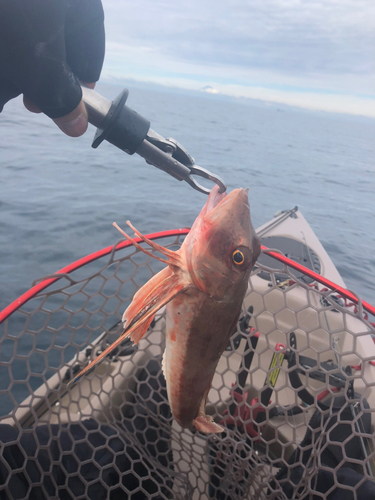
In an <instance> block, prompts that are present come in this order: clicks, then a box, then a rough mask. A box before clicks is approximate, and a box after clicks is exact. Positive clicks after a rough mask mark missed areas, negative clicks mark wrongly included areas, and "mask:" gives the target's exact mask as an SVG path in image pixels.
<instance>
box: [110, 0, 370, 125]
mask: <svg viewBox="0 0 375 500" xmlns="http://www.w3.org/2000/svg"><path fill="white" fill-rule="evenodd" d="M103 5H104V9H105V14H106V32H107V53H106V61H105V66H104V70H103V78H104V79H110V78H113V77H115V78H134V79H137V80H143V81H150V82H156V83H162V84H166V85H173V86H179V87H183V88H190V89H201V88H203V87H205V86H211V87H213V88H215V89H217V90H218V91H219V92H221V93H223V94H229V95H237V96H245V97H253V98H257V99H264V100H269V101H272V102H282V103H286V104H294V105H298V106H303V107H308V108H313V109H323V110H327V111H342V112H349V113H354V114H364V115H367V116H373V117H375V2H374V1H373V0H189V1H185V2H182V1H178V0H173V1H172V0H133V1H131V2H130V1H126V0H103Z"/></svg>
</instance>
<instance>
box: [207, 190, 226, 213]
mask: <svg viewBox="0 0 375 500" xmlns="http://www.w3.org/2000/svg"><path fill="white" fill-rule="evenodd" d="M219 190H220V186H218V185H216V186H214V187H213V188H212V189H211V193H210V194H209V196H208V200H207V202H206V215H207V214H209V213H210V212H212V210H213V209H214V208H216V207H217V206H218V205H219V204H220V203H221V202H222V201H223V199H224V198H225V197H226V196H227V193H226V191H224V193H219Z"/></svg>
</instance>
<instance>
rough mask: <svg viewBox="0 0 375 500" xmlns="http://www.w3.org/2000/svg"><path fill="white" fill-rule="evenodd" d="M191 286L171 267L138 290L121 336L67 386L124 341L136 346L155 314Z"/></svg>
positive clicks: (127, 312) (127, 310) (124, 317)
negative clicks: (128, 340)
mask: <svg viewBox="0 0 375 500" xmlns="http://www.w3.org/2000/svg"><path fill="white" fill-rule="evenodd" d="M188 287H189V284H188V283H185V282H182V281H181V279H180V278H179V277H178V276H177V275H176V274H174V273H173V272H172V271H171V269H170V268H169V267H166V268H165V269H163V270H162V271H160V272H159V273H158V274H156V275H155V276H153V277H152V278H151V279H150V280H149V281H148V282H147V283H146V284H145V285H143V287H142V288H140V289H139V290H138V292H137V293H136V294H135V295H134V297H133V301H132V303H131V304H130V305H129V307H128V308H127V309H126V311H125V313H124V316H123V320H124V321H126V324H125V329H124V331H123V333H122V335H120V337H119V338H118V339H116V340H115V342H113V344H111V345H110V346H109V347H107V349H105V350H104V351H103V352H102V353H100V354H99V356H97V357H96V358H95V359H94V361H92V362H91V363H90V364H89V365H87V366H86V367H85V368H84V369H83V370H82V371H80V372H79V373H78V375H76V376H75V377H74V378H73V379H72V380H71V381H70V382H69V383H68V387H70V386H72V385H73V384H74V383H75V382H76V381H77V380H78V379H80V378H81V377H82V376H83V375H85V374H86V373H88V372H90V371H91V370H92V369H93V368H94V367H95V365H97V364H98V363H99V362H100V361H101V360H102V359H103V358H105V357H106V356H108V354H110V353H111V352H112V351H113V350H114V349H116V347H117V346H118V345H120V344H121V343H122V342H123V341H124V340H125V338H127V337H130V338H131V340H132V341H133V342H134V344H137V343H138V342H139V341H140V340H141V338H142V337H143V335H144V334H145V333H146V331H147V329H148V327H149V326H150V324H151V322H152V320H153V318H154V316H155V313H156V312H157V311H158V310H159V309H161V308H162V307H163V306H165V305H166V304H168V302H170V301H171V300H172V299H174V297H176V295H178V294H179V293H181V292H183V291H184V290H186V289H187V288H188Z"/></svg>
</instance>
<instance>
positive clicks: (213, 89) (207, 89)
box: [202, 85, 219, 94]
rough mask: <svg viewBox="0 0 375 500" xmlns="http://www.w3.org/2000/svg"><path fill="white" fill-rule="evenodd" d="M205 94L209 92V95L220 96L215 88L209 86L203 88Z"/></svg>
mask: <svg viewBox="0 0 375 500" xmlns="http://www.w3.org/2000/svg"><path fill="white" fill-rule="evenodd" d="M202 90H203V92H207V94H218V93H219V91H218V90H217V89H215V88H214V87H210V86H209V85H206V87H203V88H202Z"/></svg>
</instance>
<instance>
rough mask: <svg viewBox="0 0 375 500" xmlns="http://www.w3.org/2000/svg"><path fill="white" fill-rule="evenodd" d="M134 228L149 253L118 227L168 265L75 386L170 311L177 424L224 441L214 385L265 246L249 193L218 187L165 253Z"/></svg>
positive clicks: (170, 385) (170, 379)
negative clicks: (210, 405) (212, 397)
mask: <svg viewBox="0 0 375 500" xmlns="http://www.w3.org/2000/svg"><path fill="white" fill-rule="evenodd" d="M127 224H128V225H129V227H130V228H131V229H132V230H133V231H134V233H135V234H136V235H137V236H138V237H139V238H140V239H141V240H142V241H144V242H145V243H147V244H148V245H149V247H150V248H152V249H153V250H156V251H158V252H160V253H161V254H162V255H163V257H159V256H157V255H155V254H154V253H152V252H150V251H149V250H147V249H146V248H144V247H143V246H141V245H140V244H139V243H138V242H137V241H135V240H134V239H133V238H132V237H131V236H129V235H128V234H127V233H126V232H125V231H123V230H122V229H121V228H119V226H118V225H117V224H116V223H114V226H115V227H116V228H117V229H118V230H119V231H120V232H121V233H122V234H123V235H124V236H125V238H127V239H128V240H129V241H130V242H132V243H133V245H134V246H135V247H137V248H138V249H139V250H140V251H142V252H144V253H146V254H147V255H149V256H152V257H153V258H156V259H157V260H160V261H161V262H163V263H165V264H167V267H165V268H164V269H163V270H162V271H160V272H159V273H157V274H156V275H154V276H153V277H152V278H151V279H150V280H149V281H148V282H147V283H146V284H145V285H143V286H142V287H141V288H140V289H139V290H138V291H137V293H136V294H135V295H134V297H133V300H132V302H131V304H130V305H129V306H128V308H127V309H126V311H125V312H124V314H123V318H122V320H123V322H124V331H123V333H122V334H121V335H120V337H119V338H118V339H117V340H116V341H115V342H114V343H113V344H111V345H110V346H109V347H108V348H107V349H106V350H105V351H103V352H102V353H101V354H100V355H99V356H98V357H97V358H96V359H95V360H94V361H93V362H92V363H91V364H90V365H88V366H87V367H85V368H84V369H83V370H82V371H81V372H80V373H79V374H78V375H77V376H75V377H74V378H73V379H72V381H71V382H70V384H69V385H71V384H73V383H75V382H76V381H77V380H78V379H79V378H80V377H82V376H83V375H84V374H85V373H87V372H88V371H90V370H91V369H92V368H93V367H94V366H95V365H96V364H97V363H98V362H100V361H101V360H102V359H103V358H104V357H106V356H107V355H108V354H109V353H110V352H111V351H112V350H113V349H115V348H116V347H117V346H118V345H119V344H120V343H122V342H123V341H124V339H125V338H126V337H130V339H131V340H132V341H133V342H134V344H137V343H138V342H139V341H140V340H141V338H142V337H143V336H144V334H145V333H146V332H147V330H148V328H149V327H150V325H151V323H152V320H153V319H154V316H155V313H156V312H157V311H158V310H159V309H161V308H162V307H164V306H166V342H165V351H164V355H163V360H162V368H163V373H164V376H165V379H166V387H167V394H168V401H169V405H170V408H171V412H172V415H173V418H174V419H175V420H176V421H177V423H178V424H179V425H180V426H181V427H182V428H190V429H192V430H193V429H195V430H198V431H200V432H202V433H205V434H209V433H219V432H222V430H223V428H222V427H221V426H220V425H218V424H217V423H215V422H214V420H213V418H212V417H211V416H209V415H206V413H205V408H206V402H207V397H208V393H209V390H210V388H211V384H212V379H213V376H214V373H215V370H216V367H217V364H218V362H219V359H220V357H221V355H222V353H223V351H224V350H225V348H226V346H227V344H228V341H229V339H230V337H231V335H232V333H233V332H234V330H235V328H236V326H237V322H238V319H239V317H240V314H241V309H242V302H243V299H244V297H245V294H246V291H247V288H248V281H249V277H250V272H251V269H252V268H253V266H254V264H255V262H256V260H257V258H258V256H259V254H260V241H259V238H258V237H257V235H256V232H255V230H254V228H253V226H252V223H251V218H250V206H249V201H248V189H242V188H239V189H234V190H233V191H231V192H230V193H228V194H227V193H226V192H224V193H220V190H219V187H218V186H215V187H214V188H213V189H212V190H211V192H210V194H209V197H208V199H207V202H206V203H205V205H204V206H203V208H202V210H201V212H200V214H199V215H198V217H197V218H196V220H195V221H194V224H193V225H192V227H191V230H190V232H189V233H188V235H187V236H186V238H185V240H184V242H183V243H182V245H181V247H180V248H179V249H178V250H176V251H173V250H170V249H167V248H165V247H163V246H161V245H159V244H158V243H156V242H154V241H151V240H149V239H147V238H146V237H145V236H144V235H143V234H141V233H140V232H139V231H138V230H137V229H136V228H135V227H134V226H133V225H132V224H131V223H130V222H129V221H127Z"/></svg>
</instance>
